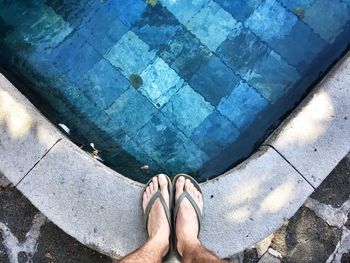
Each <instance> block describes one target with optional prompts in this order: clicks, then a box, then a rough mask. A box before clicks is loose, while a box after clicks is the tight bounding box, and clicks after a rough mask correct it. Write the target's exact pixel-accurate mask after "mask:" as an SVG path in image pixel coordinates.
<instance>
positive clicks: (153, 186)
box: [142, 174, 170, 256]
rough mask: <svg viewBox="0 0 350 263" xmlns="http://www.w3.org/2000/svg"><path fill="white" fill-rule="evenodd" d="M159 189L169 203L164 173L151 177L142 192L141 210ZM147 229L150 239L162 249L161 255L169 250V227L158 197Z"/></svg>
mask: <svg viewBox="0 0 350 263" xmlns="http://www.w3.org/2000/svg"><path fill="white" fill-rule="evenodd" d="M158 189H160V192H161V194H162V196H163V197H164V200H165V202H166V203H167V204H169V191H168V181H167V179H166V177H165V175H164V174H160V175H158V176H155V177H153V179H152V182H151V183H150V184H149V186H148V187H147V188H146V190H145V192H144V193H143V199H142V207H143V211H145V210H146V207H147V205H148V203H149V201H150V199H151V198H152V196H153V195H154V194H155V193H156V192H157V191H158ZM147 231H148V235H149V238H150V240H151V241H153V242H155V243H157V246H158V247H159V248H160V249H161V250H162V251H163V256H165V255H166V253H167V252H168V250H169V236H170V227H169V223H168V220H167V218H166V215H165V211H164V207H163V205H162V203H161V202H160V200H159V199H157V200H156V201H155V202H154V204H153V206H152V208H151V211H150V213H149V216H148V223H147Z"/></svg>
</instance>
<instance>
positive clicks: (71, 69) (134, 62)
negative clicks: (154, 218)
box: [0, 0, 350, 182]
mask: <svg viewBox="0 0 350 263" xmlns="http://www.w3.org/2000/svg"><path fill="white" fill-rule="evenodd" d="M349 44H350V1H348V0H332V1H331V0H328V1H327V0H298V1H287V0H280V1H275V0H265V1H261V0H248V1H243V0H242V1H241V0H240V1H228V0H226V1H225V0H216V1H209V0H193V1H188V0H186V1H185V0H178V1H174V0H160V1H156V0H147V1H144V0H125V1H121V0H114V1H112V0H99V1H92V0H83V1H71V0H46V1H44V0H42V1H39V0H37V1H34V0H31V1H24V0H22V1H11V0H6V1H5V0H0V50H1V53H0V65H1V68H2V71H3V72H4V73H6V75H7V76H9V78H10V79H13V80H14V81H16V82H17V83H16V86H17V87H18V88H20V89H21V90H22V91H23V92H24V93H26V94H27V95H28V96H29V97H30V98H31V99H32V100H33V102H34V103H35V104H36V105H37V106H38V107H39V108H40V109H42V111H43V112H44V113H45V114H47V115H48V116H49V117H50V119H51V120H52V121H53V122H54V123H56V124H57V125H58V124H64V125H65V126H67V127H68V128H69V133H70V136H71V138H72V139H73V141H76V142H77V143H78V144H81V145H82V147H83V148H85V149H87V150H88V151H91V152H94V154H95V155H98V156H99V158H101V159H102V160H103V162H104V163H106V164H107V165H109V166H110V167H112V168H113V169H115V170H116V171H118V172H120V173H122V174H123V175H125V176H128V177H130V178H132V179H134V180H137V181H142V182H144V181H146V180H147V179H148V178H149V177H150V176H152V174H154V173H158V172H166V173H170V174H175V173H178V172H187V173H191V174H192V175H195V176H196V177H197V179H198V180H200V181H203V180H206V179H207V178H212V177H215V176H216V175H219V174H221V173H223V172H224V171H226V170H227V169H229V168H231V167H232V166H234V165H235V164H237V163H238V162H239V161H241V160H243V159H244V158H246V157H248V156H249V155H250V154H251V153H252V152H253V151H254V149H256V146H257V145H259V144H260V143H261V142H262V141H263V140H264V139H265V138H266V136H267V135H268V134H269V133H270V132H271V131H272V130H273V128H275V127H276V125H278V124H279V123H280V122H281V121H282V120H283V117H284V116H285V115H286V114H288V113H289V112H290V110H291V109H293V107H295V105H296V104H297V103H298V102H299V101H300V99H301V98H302V97H303V96H304V95H305V94H306V93H307V92H308V91H309V90H310V89H311V88H312V86H313V83H314V82H315V81H317V80H318V79H319V78H320V76H322V75H323V74H324V72H325V71H326V70H327V69H328V68H329V67H330V66H331V65H332V64H333V63H334V62H335V61H336V60H337V59H338V58H339V57H340V56H341V55H342V54H343V53H344V51H345V50H346V49H347V48H348V46H349ZM91 143H93V146H94V147H93V148H92V147H91V146H90V144H91Z"/></svg>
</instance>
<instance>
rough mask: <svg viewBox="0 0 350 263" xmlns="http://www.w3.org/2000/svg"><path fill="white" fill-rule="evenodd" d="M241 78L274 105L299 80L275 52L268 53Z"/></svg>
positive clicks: (297, 75) (292, 69) (296, 73)
mask: <svg viewBox="0 0 350 263" xmlns="http://www.w3.org/2000/svg"><path fill="white" fill-rule="evenodd" d="M242 78H243V79H245V80H246V81H247V82H248V83H249V84H250V85H252V86H254V87H255V88H256V89H257V90H258V91H259V92H260V93H261V94H262V95H263V96H264V97H265V98H266V99H268V100H269V101H270V102H272V103H274V102H276V101H277V100H278V99H279V98H280V97H282V96H283V95H284V94H285V93H286V92H287V91H288V90H289V89H290V88H291V87H293V85H295V84H296V83H297V82H298V81H299V80H300V78H301V75H300V73H299V72H298V71H297V70H296V69H295V68H294V67H292V66H290V65H289V64H288V63H287V62H286V61H284V60H283V59H282V58H281V56H279V55H278V54H277V53H276V52H274V51H269V52H267V53H266V54H265V55H264V56H263V57H262V58H260V59H259V60H258V61H256V63H255V64H254V66H253V67H252V68H251V69H250V70H249V71H248V72H247V73H246V74H244V75H242Z"/></svg>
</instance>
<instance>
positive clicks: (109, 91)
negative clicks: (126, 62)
mask: <svg viewBox="0 0 350 263" xmlns="http://www.w3.org/2000/svg"><path fill="white" fill-rule="evenodd" d="M78 85H79V86H80V87H81V88H82V89H83V92H84V94H85V95H86V96H87V97H88V98H89V99H90V100H91V101H93V102H94V103H95V104H96V105H97V106H98V107H99V108H100V109H106V108H107V107H109V106H110V105H111V104H112V103H113V102H114V101H115V100H116V99H117V98H118V97H119V96H120V95H121V94H122V93H123V92H124V91H125V90H126V89H127V88H128V87H129V85H130V83H129V81H128V80H127V79H126V78H125V77H124V76H123V75H122V74H121V73H120V72H119V71H118V70H116V69H115V68H114V67H113V66H112V65H111V64H110V63H109V62H108V61H107V60H105V59H101V60H100V61H99V62H97V63H96V64H95V65H94V66H93V68H92V69H91V70H89V71H88V72H87V73H86V74H84V76H83V79H82V81H80V82H79V83H78Z"/></svg>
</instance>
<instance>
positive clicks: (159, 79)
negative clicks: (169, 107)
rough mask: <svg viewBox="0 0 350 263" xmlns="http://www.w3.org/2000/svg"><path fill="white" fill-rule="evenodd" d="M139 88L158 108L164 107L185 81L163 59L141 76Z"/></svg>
mask: <svg viewBox="0 0 350 263" xmlns="http://www.w3.org/2000/svg"><path fill="white" fill-rule="evenodd" d="M141 78H142V80H143V84H142V86H141V87H140V88H139V91H140V92H141V94H143V95H144V96H146V97H147V98H148V99H149V100H150V101H151V102H152V103H153V104H154V105H155V106H156V107H157V108H160V107H162V106H163V105H164V104H165V103H167V102H168V101H169V99H170V98H171V97H172V96H173V95H174V94H175V93H176V92H177V91H178V90H179V89H180V88H181V87H182V85H183V83H184V81H183V80H182V79H181V78H180V77H179V76H178V75H177V74H176V72H175V71H174V70H173V69H171V68H170V67H169V66H168V65H167V64H166V63H165V62H164V61H163V60H162V59H161V58H157V59H156V60H155V61H154V63H152V64H150V65H149V66H148V67H147V68H146V69H145V70H144V72H142V74H141Z"/></svg>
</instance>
